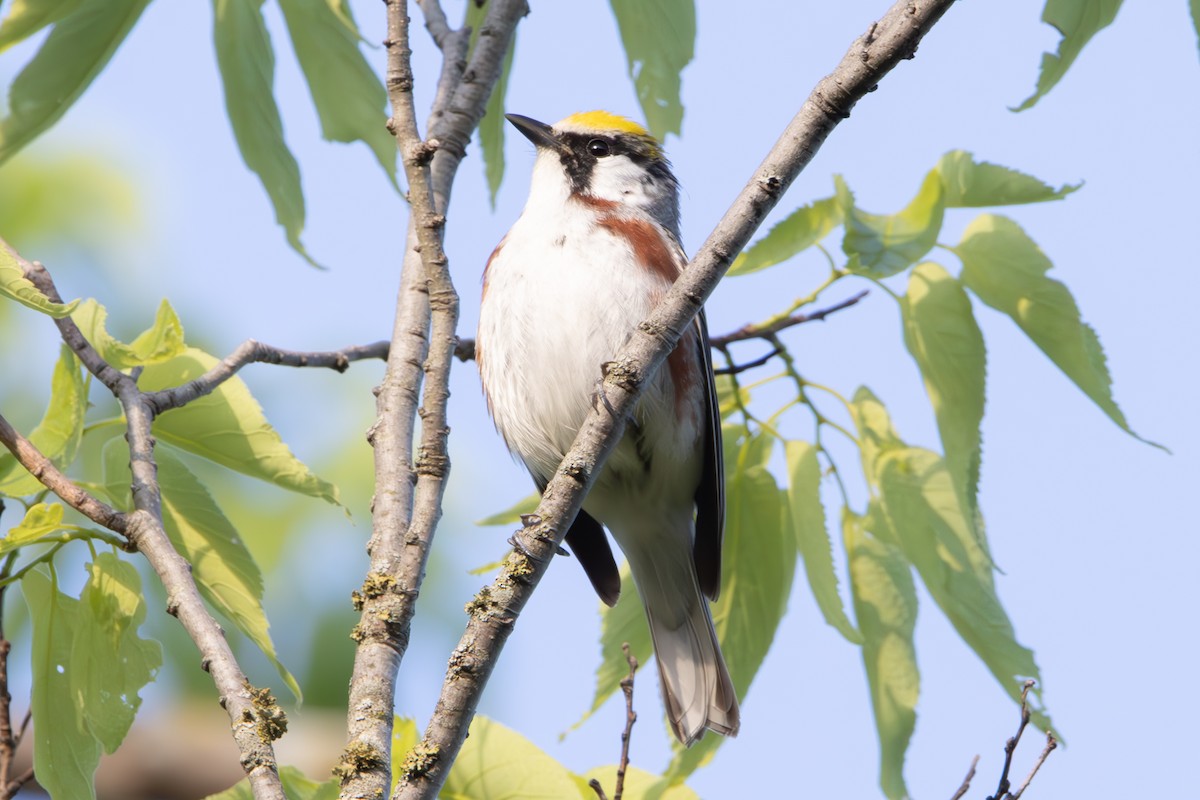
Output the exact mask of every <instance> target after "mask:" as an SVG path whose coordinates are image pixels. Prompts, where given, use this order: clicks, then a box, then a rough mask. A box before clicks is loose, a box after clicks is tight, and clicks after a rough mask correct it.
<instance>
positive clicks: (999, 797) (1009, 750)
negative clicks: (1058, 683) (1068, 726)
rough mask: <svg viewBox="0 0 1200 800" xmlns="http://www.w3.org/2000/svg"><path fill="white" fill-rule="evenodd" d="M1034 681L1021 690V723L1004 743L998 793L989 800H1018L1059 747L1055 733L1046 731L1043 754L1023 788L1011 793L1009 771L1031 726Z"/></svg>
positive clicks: (1028, 681)
mask: <svg viewBox="0 0 1200 800" xmlns="http://www.w3.org/2000/svg"><path fill="white" fill-rule="evenodd" d="M1034 683H1035V682H1034V681H1032V680H1027V681H1025V686H1024V687H1023V688H1022V690H1021V722H1020V724H1019V725H1018V726H1017V732H1016V733H1015V734H1014V735H1013V736H1012V738H1010V739H1009V740H1008V741H1007V742H1005V743H1004V768H1003V769H1002V770H1001V771H1000V783H999V784H998V785H997V786H996V793H995V794H994V795H991V796H990V797H988V799H987V800H1018V798H1019V797H1020V796H1021V795H1022V794H1024V792H1025V790H1026V789H1028V788H1029V784H1030V783H1032V782H1033V777H1034V776H1035V775H1037V773H1038V770H1039V769H1041V768H1042V764H1045V763H1046V759H1047V758H1049V757H1050V753H1052V752H1053V751H1054V748H1056V747H1058V740H1057V739H1056V738H1054V732H1053V731H1046V746H1045V747H1044V748H1043V749H1042V754H1041V755H1040V756H1038V760H1037V761H1036V762H1034V764H1033V769H1031V770H1030V771H1029V775H1027V776H1026V777H1025V780H1024V782H1023V783H1022V784H1021V787H1020V788H1019V789H1017V791H1016V792H1012V791H1010V790H1011V789H1012V785H1011V784H1010V783H1009V780H1008V773H1009V770H1010V769H1011V768H1012V759H1013V753H1015V752H1016V750H1017V745H1019V744H1020V743H1021V735H1022V734H1024V733H1025V728H1026V727H1027V726H1028V725H1029V720H1030V717H1031V714H1030V712H1029V690H1030V689H1032V688H1033V686H1034Z"/></svg>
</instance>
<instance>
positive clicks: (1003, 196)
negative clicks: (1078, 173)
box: [934, 150, 1083, 208]
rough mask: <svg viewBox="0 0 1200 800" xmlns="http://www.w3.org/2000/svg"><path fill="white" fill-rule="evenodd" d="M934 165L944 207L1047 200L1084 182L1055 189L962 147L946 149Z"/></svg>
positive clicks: (1058, 196) (1060, 196) (1014, 204)
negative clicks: (992, 162)
mask: <svg viewBox="0 0 1200 800" xmlns="http://www.w3.org/2000/svg"><path fill="white" fill-rule="evenodd" d="M934 169H935V170H936V171H937V173H938V175H940V176H941V178H942V190H943V200H944V201H945V204H946V208H977V207H980V206H1016V205H1024V204H1026V203H1044V202H1046V201H1047V200H1062V199H1063V198H1064V197H1066V196H1067V195H1069V194H1071V193H1072V192H1074V191H1076V190H1078V189H1079V187H1081V186H1083V183H1076V184H1070V183H1067V184H1063V185H1062V186H1060V187H1059V188H1057V189H1055V188H1054V187H1052V186H1050V185H1049V184H1047V183H1043V182H1042V181H1040V180H1038V179H1037V178H1035V177H1033V176H1032V175H1026V174H1025V173H1024V172H1018V171H1017V170H1015V169H1009V168H1008V167H1002V166H1000V165H998V164H989V163H988V162H986V161H976V160H975V157H974V156H973V155H971V154H970V153H968V152H967V151H965V150H951V151H950V152H949V153H946V155H944V156H942V157H941V159H939V160H938V163H937V166H936V167H935V168H934Z"/></svg>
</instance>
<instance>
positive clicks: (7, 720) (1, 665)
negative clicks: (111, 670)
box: [0, 498, 17, 800]
mask: <svg viewBox="0 0 1200 800" xmlns="http://www.w3.org/2000/svg"><path fill="white" fill-rule="evenodd" d="M3 515H4V498H0V516H3ZM16 559H17V552H16V551H15V550H14V551H13V552H11V553H9V554H8V557H7V558H5V559H4V566H3V567H0V787H6V786H8V776H9V773H10V772H11V770H12V762H13V757H14V756H15V755H16V753H17V740H16V737H15V736H14V735H13V729H12V694H11V693H10V692H9V691H8V654H9V652H10V651H11V650H12V643H11V642H9V641H8V637H7V636H6V635H5V632H4V598H5V594H6V593H7V590H8V585H7V584H6V583H4V582H3V579H4V578H7V577H8V576H9V575H11V574H12V568H13V564H14V563H15V562H16ZM11 796H12V795H11V794H9V793H8V792H5V793H4V794H3V795H0V797H3V798H5V800H7V798H9V797H11Z"/></svg>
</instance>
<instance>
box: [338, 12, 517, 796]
mask: <svg viewBox="0 0 1200 800" xmlns="http://www.w3.org/2000/svg"><path fill="white" fill-rule="evenodd" d="M419 5H420V6H421V8H422V10H423V11H424V13H425V15H426V24H427V27H428V28H429V30H430V33H431V34H432V35H433V36H434V39H435V42H436V43H437V45H438V46H439V47H440V48H441V50H442V56H443V66H442V70H441V75H440V78H439V81H438V87H437V91H436V94H435V100H434V105H433V109H432V111H431V112H430V124H429V129H428V132H429V137H428V140H427V141H426V142H424V143H419V136H417V135H416V125H415V113H412V112H410V110H409V108H410V106H411V90H412V73H411V69H410V68H409V67H408V64H407V60H408V54H407V51H408V49H409V48H408V39H407V37H408V20H407V16H406V13H405V5H404V3H403V0H390V1H389V3H388V9H387V14H388V43H389V58H388V94H389V96H390V97H391V99H392V103H393V114H394V118H393V120H392V127H393V133H397V134H401V136H400V137H399V138H401V139H402V141H401V142H400V145H401V147H402V153H401V155H402V157H403V158H404V160H405V170H406V173H408V178H409V182H410V200H411V201H412V208H411V211H412V213H411V215H410V218H409V224H408V230H407V234H406V237H405V240H404V243H403V250H402V252H403V253H404V260H403V264H402V266H401V272H400V290H399V296H398V297H397V301H396V322H395V327H394V329H393V334H392V343H391V350H390V352H389V355H388V367H387V372H386V374H385V375H384V379H383V382H382V384H381V385H380V387H379V389H378V391H377V400H376V412H377V419H376V421H375V423H374V424H373V425H372V426H371V429H370V431H369V432H368V439H369V440H370V442H371V444H372V446H373V447H374V449H375V497H374V503H373V510H372V533H371V540H370V542H369V543H368V545H367V550H368V553H369V554H370V566H369V571H368V574H367V577H366V579H365V580H364V582H363V585H362V588H361V589H360V590H359V591H357V592H356V593H355V598H354V599H355V604H356V606H357V607H358V608H359V609H360V611H361V612H362V615H361V618H360V621H359V624H358V625H357V626H356V628H355V630H354V638H355V640H356V641H357V642H358V647H357V649H356V651H355V660H354V670H353V673H352V676H351V680H350V696H349V711H348V715H347V716H348V719H347V744H346V748H345V750H344V752H343V754H342V758H341V761H340V763H339V765H338V767H337V769H336V771H337V774H338V776H339V777H340V778H341V781H342V789H341V797H342V798H345V799H346V800H349V799H350V798H365V797H371V798H375V797H383V796H384V795H386V793H387V791H388V788H389V786H390V779H391V769H390V758H389V753H390V750H391V735H392V714H393V700H394V697H395V688H396V675H397V671H398V669H399V665H400V661H401V660H402V659H403V657H404V653H405V651H406V649H407V647H408V638H409V628H410V624H411V620H412V616H413V610H414V607H415V603H416V598H417V594H418V592H419V591H420V587H421V582H422V580H423V579H424V576H425V565H426V562H427V560H428V555H429V547H430V544H431V542H432V539H433V535H434V532H435V530H436V523H437V520H438V517H439V516H440V513H441V497H442V490H443V486H444V479H445V472H446V470H447V469H448V465H449V462H448V460H447V459H446V449H445V437H446V424H445V406H446V399H447V397H448V391H447V390H446V383H445V380H446V375H447V374H448V372H449V361H450V358H451V357H452V353H453V348H454V346H455V343H456V341H457V340H456V339H455V331H454V325H455V321H456V318H457V309H456V305H457V299H456V297H455V296H454V295H453V286H452V285H451V284H450V283H449V276H448V273H445V263H444V254H441V236H442V230H441V226H442V224H443V222H442V220H441V216H442V215H444V214H445V212H446V207H447V205H448V203H449V196H450V188H451V184H452V182H453V180H454V176H455V174H456V172H457V170H458V165H459V163H460V162H461V160H462V157H463V155H464V154H465V152H466V145H467V143H468V142H469V141H470V138H471V134H472V132H473V131H474V129H475V127H476V126H477V125H478V124H479V120H480V119H482V117H483V114H484V111H485V110H486V107H487V98H488V97H489V96H490V94H491V91H492V88H493V87H494V86H495V84H496V81H497V80H498V79H499V76H500V68H501V63H502V61H503V57H504V53H505V51H506V50H507V48H508V46H509V44H510V43H511V41H512V35H513V31H514V30H515V28H516V25H517V22H518V21H519V20H520V19H521V17H523V16H524V15H525V14H526V13H527V11H528V8H527V6H526V3H525V0H492V2H491V3H490V7H489V10H488V14H487V17H486V19H485V21H484V24H483V26H482V30H481V32H480V37H479V40H478V41H477V43H476V46H475V50H474V53H473V54H472V57H471V60H470V63H467V61H466V56H467V44H468V41H469V34H470V32H469V31H468V30H467V29H465V28H462V29H458V30H452V29H450V28H449V26H448V25H447V23H446V20H445V15H444V14H443V13H442V10H441V7H440V5H438V4H437V3H436V2H431V1H430V0H423V1H422V2H420V3H419ZM485 33H486V35H485ZM405 95H407V97H405ZM422 160H424V161H425V162H426V164H427V166H426V165H423V164H421V163H420V162H421V161H422ZM414 162H415V163H414ZM412 168H415V169H416V173H415V179H414V173H413V172H412V171H411V169H412ZM431 210H432V214H431V213H430V212H431ZM397 244H398V245H399V243H397ZM397 250H398V251H400V247H399V246H398V247H397ZM439 261H442V263H438V262H439ZM427 262H432V263H427ZM431 266H432V270H430V267H431ZM431 325H432V335H431V333H430V331H431ZM426 378H428V385H427V386H426V389H425V394H424V398H423V404H422V398H421V388H422V386H423V385H424V384H425V381H426ZM418 409H419V413H420V414H421V416H422V419H423V424H422V440H421V448H420V451H419V453H418V459H417V462H416V463H415V464H414V463H413V461H412V453H413V449H414V448H413V445H414V441H415V429H416V417H417V415H418Z"/></svg>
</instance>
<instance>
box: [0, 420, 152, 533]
mask: <svg viewBox="0 0 1200 800" xmlns="http://www.w3.org/2000/svg"><path fill="white" fill-rule="evenodd" d="M0 444H3V445H4V446H5V447H7V448H8V451H9V452H10V453H12V454H13V455H14V456H15V457H16V459H17V463H18V464H20V465H21V466H22V467H24V468H25V469H26V470H27V471H28V472H29V474H31V475H33V477H35V478H37V479H38V480H39V481H41V483H42V485H43V486H45V487H46V488H47V489H49V490H50V491H52V492H54V494H56V495H58V497H59V499H60V500H62V501H63V502H64V503H66V504H67V505H69V506H70V507H71V508H73V509H75V510H76V511H78V512H79V513H80V514H83V515H84V516H85V517H87V518H88V519H90V520H91V521H92V522H95V523H96V524H97V525H103V526H104V527H106V528H108V529H109V530H110V531H115V532H117V533H120V534H125V533H126V530H127V528H128V526H129V518H128V515H127V514H124V513H122V512H120V511H117V510H116V509H115V508H113V507H112V506H110V505H108V504H106V503H103V502H101V501H100V500H98V499H96V497H95V496H94V495H92V494H90V493H89V492H87V491H86V490H84V489H82V488H81V487H80V486H79V485H78V484H76V483H75V482H74V481H72V480H71V479H70V478H68V477H67V476H66V475H64V474H63V473H62V472H61V471H60V470H59V469H58V467H56V466H54V462H52V461H51V460H50V459H48V458H46V456H44V455H43V454H42V452H41V451H40V450H38V449H37V446H36V445H34V443H33V442H31V441H29V440H28V439H26V438H25V437H24V436H22V435H21V434H20V433H18V432H17V431H16V429H14V428H13V426H12V425H11V424H9V421H8V420H7V419H5V418H4V415H3V414H0Z"/></svg>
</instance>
